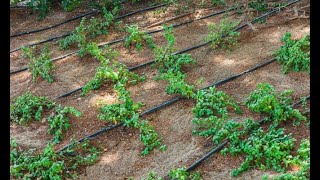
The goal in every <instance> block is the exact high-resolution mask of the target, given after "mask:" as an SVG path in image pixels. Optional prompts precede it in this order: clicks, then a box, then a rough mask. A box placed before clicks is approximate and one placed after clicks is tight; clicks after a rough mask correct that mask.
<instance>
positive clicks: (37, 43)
mask: <svg viewBox="0 0 320 180" xmlns="http://www.w3.org/2000/svg"><path fill="white" fill-rule="evenodd" d="M165 5H166V4H160V5H156V6H152V7H147V8H144V9H140V10H137V11H134V12H130V13H128V14H124V15H122V16H118V17H116V18H115V19H114V20H118V19H122V18H125V17H127V16H131V15H133V14H137V13H141V12H145V11H148V10H152V9H156V8H158V7H162V6H165ZM71 33H72V32H69V33H66V34H64V35H62V36H61V35H60V36H55V37H51V38H49V39H46V40H43V41H39V42H36V43H32V44H27V45H24V46H21V47H19V48H16V49H13V50H11V51H10V53H12V52H15V51H18V50H20V49H21V48H22V47H29V46H35V45H39V44H43V43H46V42H49V41H53V40H56V39H59V38H63V37H65V36H68V35H70V34H71Z"/></svg>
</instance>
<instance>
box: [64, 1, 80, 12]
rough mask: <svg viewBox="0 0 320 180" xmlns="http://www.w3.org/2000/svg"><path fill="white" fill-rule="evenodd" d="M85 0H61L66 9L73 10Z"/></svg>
mask: <svg viewBox="0 0 320 180" xmlns="http://www.w3.org/2000/svg"><path fill="white" fill-rule="evenodd" d="M82 2H83V0H61V5H62V8H63V9H64V10H65V11H73V10H74V9H75V8H77V7H78V6H80V5H81V4H82Z"/></svg>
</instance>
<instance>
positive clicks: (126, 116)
mask: <svg viewBox="0 0 320 180" xmlns="http://www.w3.org/2000/svg"><path fill="white" fill-rule="evenodd" d="M115 89H116V91H117V93H118V95H119V99H120V100H121V101H122V103H121V102H120V103H116V104H112V105H104V106H102V107H100V108H99V111H100V114H99V115H98V118H99V119H101V120H105V121H111V122H113V123H118V122H123V123H124V125H125V126H128V127H134V128H137V129H139V132H140V140H141V141H142V142H143V144H144V145H145V149H144V150H143V151H142V152H141V155H143V156H145V155H147V154H149V153H150V151H152V150H153V149H155V148H159V149H160V150H162V151H164V150H166V146H165V145H161V139H160V138H159V137H158V134H157V133H156V132H155V130H154V128H153V127H152V126H151V125H150V124H149V123H148V121H145V120H144V121H140V119H139V113H138V110H139V108H140V107H141V105H142V104H141V103H134V102H133V100H132V99H131V97H130V92H129V91H128V90H126V89H125V86H124V85H123V84H122V82H118V83H116V84H115Z"/></svg>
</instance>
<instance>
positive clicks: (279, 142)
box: [222, 126, 294, 176]
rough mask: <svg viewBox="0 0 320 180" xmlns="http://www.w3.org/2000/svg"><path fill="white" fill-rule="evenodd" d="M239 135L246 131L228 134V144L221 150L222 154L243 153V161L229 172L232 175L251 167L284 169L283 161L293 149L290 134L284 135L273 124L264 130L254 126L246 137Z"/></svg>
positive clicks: (287, 158) (235, 154)
mask: <svg viewBox="0 0 320 180" xmlns="http://www.w3.org/2000/svg"><path fill="white" fill-rule="evenodd" d="M241 135H246V133H244V134H242V133H239V132H238V133H233V134H232V135H230V136H229V140H230V146H229V147H228V148H226V149H224V150H223V151H222V154H226V153H227V152H230V153H231V154H232V155H233V156H238V155H241V154H243V155H245V161H244V162H243V163H242V164H241V165H240V167H238V168H237V169H235V170H233V171H232V172H231V174H232V175H233V176H238V175H239V174H241V173H242V172H244V171H246V170H248V169H251V168H259V169H262V170H266V169H271V168H272V169H274V170H276V171H278V172H284V171H285V168H284V166H285V164H284V162H285V161H286V160H289V159H290V152H291V150H292V149H293V142H294V139H292V138H291V135H285V134H284V132H283V129H282V128H280V129H277V128H275V127H274V126H271V127H270V128H269V129H268V130H267V131H266V132H264V131H263V129H262V128H257V127H256V128H255V129H253V130H252V131H251V133H250V135H249V137H248V138H243V137H241Z"/></svg>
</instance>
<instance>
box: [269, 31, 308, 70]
mask: <svg viewBox="0 0 320 180" xmlns="http://www.w3.org/2000/svg"><path fill="white" fill-rule="evenodd" d="M281 41H282V42H283V43H284V45H282V46H281V47H280V49H278V50H277V51H276V52H275V54H276V55H277V60H278V62H279V63H280V64H281V66H282V70H283V72H284V73H285V74H286V73H288V72H290V71H293V72H300V71H308V72H309V74H310V35H306V36H304V37H303V38H301V39H298V40H293V39H291V33H289V32H286V33H285V34H284V36H283V37H282V38H281Z"/></svg>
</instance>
